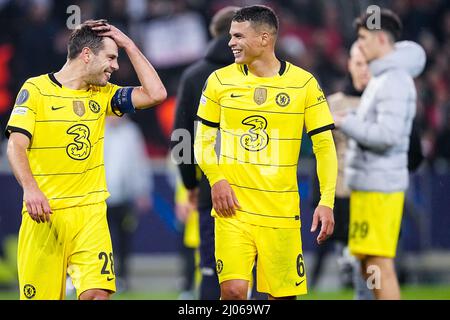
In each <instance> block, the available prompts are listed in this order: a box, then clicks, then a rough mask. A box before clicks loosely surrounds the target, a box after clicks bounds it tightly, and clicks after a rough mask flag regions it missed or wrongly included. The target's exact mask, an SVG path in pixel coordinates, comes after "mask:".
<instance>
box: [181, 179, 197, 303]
mask: <svg viewBox="0 0 450 320" xmlns="http://www.w3.org/2000/svg"><path fill="white" fill-rule="evenodd" d="M175 216H176V218H177V221H178V222H179V226H180V229H181V233H182V239H181V241H182V244H181V250H180V253H181V258H182V267H181V269H182V272H181V275H182V279H181V281H182V283H181V286H180V287H181V293H180V295H179V296H178V299H180V300H194V299H197V298H198V294H197V289H198V287H197V284H198V282H199V280H200V279H199V273H198V271H199V268H198V266H199V263H198V262H199V254H198V247H199V245H200V230H199V229H200V228H199V217H198V211H197V208H196V207H194V206H193V205H192V203H191V202H190V201H189V199H188V192H187V189H186V188H185V187H184V185H183V183H182V182H181V179H180V178H179V175H177V181H176V186H175Z"/></svg>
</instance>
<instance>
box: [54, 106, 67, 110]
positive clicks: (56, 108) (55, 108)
mask: <svg viewBox="0 0 450 320" xmlns="http://www.w3.org/2000/svg"><path fill="white" fill-rule="evenodd" d="M62 108H65V106H62V107H54V106H52V110H59V109H62Z"/></svg>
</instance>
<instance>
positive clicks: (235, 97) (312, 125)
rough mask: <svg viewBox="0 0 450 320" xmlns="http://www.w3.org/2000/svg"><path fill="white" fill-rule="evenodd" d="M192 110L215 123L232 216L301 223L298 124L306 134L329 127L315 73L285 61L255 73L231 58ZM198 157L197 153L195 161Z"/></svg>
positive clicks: (270, 223)
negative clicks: (233, 203)
mask: <svg viewBox="0 0 450 320" xmlns="http://www.w3.org/2000/svg"><path fill="white" fill-rule="evenodd" d="M197 115H198V117H199V118H200V119H201V120H202V123H203V124H206V125H208V126H211V127H220V134H221V145H220V155H219V160H218V161H219V166H220V170H221V172H222V174H223V175H224V176H225V178H226V179H227V180H228V181H229V183H230V184H231V186H232V188H233V190H234V191H235V193H236V197H237V199H238V201H239V203H240V205H241V208H240V209H237V214H236V218H237V219H239V220H241V221H244V222H247V223H251V224H255V225H261V226H270V227H283V228H291V227H293V228H297V227H299V225H300V203H299V202H300V199H299V193H298V182H297V165H298V160H299V154H300V145H301V140H302V133H303V127H304V126H305V128H306V132H307V133H308V134H309V135H313V134H316V133H319V132H322V131H325V130H329V129H332V128H334V123H333V118H332V116H331V113H330V111H329V108H328V104H327V101H326V99H325V95H324V93H323V92H322V89H321V88H320V86H319V84H318V82H317V80H316V79H315V78H314V77H313V76H312V75H311V74H310V73H309V72H307V71H305V70H303V69H301V68H299V67H297V66H294V65H292V64H291V63H288V62H282V64H281V68H280V72H279V74H277V75H276V76H274V77H256V76H254V75H252V74H251V73H250V72H248V69H247V67H246V66H245V65H237V64H232V65H229V66H227V67H224V68H222V69H219V70H217V71H215V72H214V73H212V74H211V75H210V77H209V78H208V80H207V82H206V84H205V87H204V90H203V95H202V97H201V100H200V105H199V109H198V114H197ZM203 160H206V159H202V160H200V161H199V160H198V159H197V161H199V163H200V165H201V161H203ZM213 215H216V213H215V212H214V210H213Z"/></svg>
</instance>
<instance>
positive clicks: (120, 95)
mask: <svg viewBox="0 0 450 320" xmlns="http://www.w3.org/2000/svg"><path fill="white" fill-rule="evenodd" d="M133 89H134V87H123V88H120V89H118V90H117V91H116V93H115V94H114V96H113V97H112V99H111V108H112V111H113V112H114V113H115V114H116V115H118V116H120V115H121V114H119V112H120V113H122V114H123V113H136V110H135V109H134V106H133V102H132V101H131V93H132V92H133Z"/></svg>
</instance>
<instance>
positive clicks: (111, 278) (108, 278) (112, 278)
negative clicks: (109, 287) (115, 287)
mask: <svg viewBox="0 0 450 320" xmlns="http://www.w3.org/2000/svg"><path fill="white" fill-rule="evenodd" d="M106 280H108V281H111V280H114V277H107V278H106Z"/></svg>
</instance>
